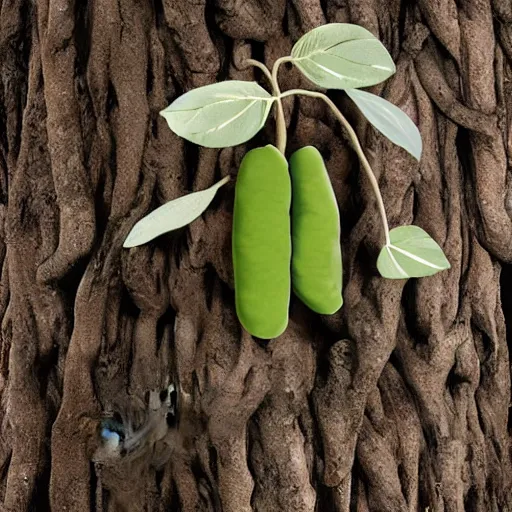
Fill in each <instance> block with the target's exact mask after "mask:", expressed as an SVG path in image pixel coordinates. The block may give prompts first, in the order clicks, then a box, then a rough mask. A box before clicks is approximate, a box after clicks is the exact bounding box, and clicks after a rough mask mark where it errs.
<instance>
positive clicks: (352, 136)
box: [276, 61, 391, 245]
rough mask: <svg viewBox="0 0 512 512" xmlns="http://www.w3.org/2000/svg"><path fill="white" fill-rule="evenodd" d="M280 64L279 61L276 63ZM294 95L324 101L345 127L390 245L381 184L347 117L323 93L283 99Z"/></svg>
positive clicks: (296, 92)
mask: <svg viewBox="0 0 512 512" xmlns="http://www.w3.org/2000/svg"><path fill="white" fill-rule="evenodd" d="M276 62H278V61H276ZM294 95H301V96H310V97H312V98H320V99H321V100H323V101H324V102H325V103H326V104H327V105H328V107H329V108H330V109H331V110H332V112H333V114H334V115H335V116H336V119H338V121H339V122H340V123H341V124H342V125H343V126H344V127H345V129H346V130H347V132H348V136H349V138H350V140H351V142H352V145H353V146H354V150H355V152H356V153H357V156H358V157H359V159H360V160H361V163H362V164H363V169H364V170H365V172H366V175H367V176H368V179H369V180H370V184H371V186H372V189H373V193H374V194H375V198H376V199H377V205H378V207H379V213H380V217H381V220H382V226H383V228H384V236H385V239H386V245H390V243H391V241H390V239H389V224H388V218H387V216H386V209H385V208H384V201H383V200H382V194H381V193H380V188H379V184H378V183H377V178H376V177H375V174H374V173H373V170H372V168H371V166H370V163H369V162H368V160H367V158H366V155H365V154H364V152H363V149H362V147H361V143H360V142H359V139H358V138H357V135H356V132H355V131H354V129H353V128H352V126H350V123H349V122H348V121H347V120H346V119H345V116H344V115H343V114H342V113H341V112H340V111H339V109H338V107H337V106H336V105H335V104H334V102H333V101H332V100H331V99H330V98H329V97H328V96H326V95H325V94H323V93H321V92H315V91H306V90H304V89H291V90H289V91H286V92H283V93H281V95H280V96H281V98H286V97H287V96H294Z"/></svg>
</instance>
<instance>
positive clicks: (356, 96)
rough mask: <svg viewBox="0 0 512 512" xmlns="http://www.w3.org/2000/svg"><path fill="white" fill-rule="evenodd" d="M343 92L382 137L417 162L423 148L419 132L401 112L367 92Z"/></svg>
mask: <svg viewBox="0 0 512 512" xmlns="http://www.w3.org/2000/svg"><path fill="white" fill-rule="evenodd" d="M345 92H346V93H347V94H348V95H349V97H350V99H351V100H352V101H353V102H354V103H355V104H356V105H357V106H358V107H359V110H361V112H362V113H363V115H364V116H365V117H366V119H368V121H370V123H371V124H372V125H373V126H374V127H375V128H376V129H377V130H379V132H380V133H382V135H384V136H386V137H387V138H388V139H389V140H390V141H391V142H393V143H395V144H396V145H397V146H400V147H401V148H404V149H405V150H406V151H407V152H408V153H410V154H411V155H412V156H413V157H414V158H416V160H418V161H419V159H420V158H421V151H422V147H423V145H422V142H421V135H420V131H419V130H418V128H417V126H416V125H415V124H414V123H413V122H412V120H411V118H410V117H409V116H408V115H407V114H406V113H405V112H404V111H403V110H400V109H399V108H398V107H397V106H396V105H393V103H390V102H389V101H387V100H385V99H384V98H381V97H380V96H376V95H375V94H371V93H369V92H365V91H359V90H357V89H347V90H346V91H345Z"/></svg>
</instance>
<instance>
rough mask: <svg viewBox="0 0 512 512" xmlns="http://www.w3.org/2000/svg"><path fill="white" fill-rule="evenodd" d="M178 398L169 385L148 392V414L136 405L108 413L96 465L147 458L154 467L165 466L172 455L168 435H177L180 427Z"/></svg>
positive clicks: (100, 429)
mask: <svg viewBox="0 0 512 512" xmlns="http://www.w3.org/2000/svg"><path fill="white" fill-rule="evenodd" d="M177 396H178V395H177V391H176V388H175V386H174V384H170V385H169V386H168V387H167V388H164V389H162V390H160V391H158V390H152V391H150V392H149V398H148V403H147V406H146V410H145V411H141V410H140V408H139V410H137V408H136V407H134V406H133V405H129V406H125V407H119V406H118V408H117V410H113V411H109V412H108V413H107V415H106V417H105V418H104V419H103V420H102V421H101V422H100V425H99V436H100V438H101V442H100V445H99V447H98V448H97V449H96V451H95V453H94V455H93V461H94V462H95V463H99V464H102V465H111V464H114V465H115V464H117V463H119V462H121V461H123V462H129V461H130V460H135V459H140V458H147V459H148V460H147V462H148V463H150V464H151V465H153V466H160V465H162V464H164V463H165V462H166V461H167V460H168V457H169V456H170V453H171V451H172V442H171V439H170V438H169V434H173V433H175V432H176V429H177V425H178V409H177ZM171 437H172V435H171Z"/></svg>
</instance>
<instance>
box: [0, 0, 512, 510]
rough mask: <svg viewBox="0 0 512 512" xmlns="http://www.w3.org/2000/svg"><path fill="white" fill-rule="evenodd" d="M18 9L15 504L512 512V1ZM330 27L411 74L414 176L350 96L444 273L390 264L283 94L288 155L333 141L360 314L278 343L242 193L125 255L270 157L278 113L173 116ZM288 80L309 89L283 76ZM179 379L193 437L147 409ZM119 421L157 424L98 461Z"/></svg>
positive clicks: (343, 148)
mask: <svg viewBox="0 0 512 512" xmlns="http://www.w3.org/2000/svg"><path fill="white" fill-rule="evenodd" d="M0 5H1V11H0V73H1V74H0V76H1V81H0V128H1V129H0V190H1V193H0V220H1V222H0V237H1V242H0V263H1V265H0V268H1V279H0V314H1V318H2V329H1V340H0V347H1V351H0V367H1V380H0V390H1V393H2V407H1V412H0V414H1V436H0V468H1V480H0V481H1V485H0V510H5V511H28V510H37V511H45V510H52V511H59V512H60V511H88V510H91V511H103V510H105V511H110V512H113V511H125V510H126V511H138V510H140V511H142V510H148V511H164V510H176V511H177V510H180V511H183V512H192V511H215V512H220V511H223V512H250V511H257V512H274V511H284V512H288V511H289V512H292V511H294V512H312V511H314V510H317V511H320V512H324V511H325V512H331V511H333V512H334V511H336V512H348V511H354V512H355V511H357V512H366V511H372V512H373V511H375V512H387V511H389V512H411V511H422V512H423V511H430V512H433V511H435V512H441V511H445V512H460V511H466V510H467V511H475V512H480V511H506V510H511V509H512V491H511V489H512V467H511V450H510V448H511V447H510V435H509V428H510V425H509V404H510V400H511V387H510V366H509V341H510V333H511V332H512V331H510V328H511V327H512V309H511V308H512V297H511V295H510V287H511V285H512V270H511V269H512V267H510V264H511V263H512V194H511V190H512V189H511V187H510V173H511V170H512V7H511V4H510V2H509V1H508V0H492V1H491V0H461V1H457V0H410V1H407V0H390V1H384V0H350V1H345V0H326V1H323V2H321V1H320V0H289V1H285V0H245V1H243V2H242V1H241V2H235V1H231V0H215V1H213V0H195V1H191V0H183V1H172V0H153V1H137V0H118V1H117V2H114V1H112V0H92V1H90V2H80V1H79V0H31V1H29V0H2V1H1V2H0ZM328 22H349V23H356V24H359V25H362V26H364V27H365V28H367V29H368V30H370V31H371V32H372V33H373V34H375V35H376V36H377V37H378V38H379V39H380V40H381V41H382V42H383V43H384V45H385V46H386V47H387V48H388V50H389V51H390V53H391V55H392V57H393V59H394V61H395V62H396V64H397V72H396V74H395V75H394V76H393V77H392V78H391V79H389V80H388V81H387V82H386V83H385V84H381V85H379V86H375V87H373V88H372V89H371V90H372V92H374V93H377V94H381V95H382V96H383V97H385V98H387V99H388V100H389V101H391V102H393V103H395V104H396V105H398V106H399V107H400V108H402V109H403V110H404V111H405V112H407V114H408V115H409V116H410V117H411V118H412V119H413V120H414V122H415V123H416V124H417V125H418V126H419V129H420V131H421V134H422V139H423V145H424V149H423V157H422V160H421V163H420V164H419V165H418V164H417V163H416V162H415V161H414V160H413V159H412V157H410V156H409V155H407V154H406V153H405V152H404V151H403V150H402V149H400V148H398V147H396V146H394V145H393V144H391V143H390V142H388V141H387V140H386V139H384V138H383V137H382V136H381V135H380V134H378V133H377V132H376V131H375V130H374V129H373V128H372V127H371V126H369V125H368V123H367V122H365V121H364V120H363V118H362V117H361V116H360V115H359V114H358V113H357V112H356V110H355V108H354V107H353V106H352V105H351V104H350V102H349V101H348V100H347V98H346V96H344V95H343V93H333V94H332V95H331V97H332V98H333V100H334V101H336V103H337V104H338V105H339V106H340V108H341V109H342V110H343V111H344V112H345V113H346V115H347V117H348V118H349V119H350V120H351V121H352V122H353V123H354V125H355V127H356V131H357V133H358V135H359V137H360V139H361V141H362V143H363V147H364V150H365V152H366V154H367V156H368V159H369V161H370V163H371V164H372V166H373V169H374V170H375V172H376V174H377V176H378V180H379V183H380V186H381V190H382V194H383V198H384V202H385V204H386V207H387V210H388V214H389V220H390V224H391V227H395V226H398V225H403V224H411V223H414V224H416V225H419V226H421V227H422V228H424V229H425V230H427V231H428V232H429V233H430V234H431V235H432V236H433V237H434V238H435V239H436V241H437V242H438V243H439V244H440V245H441V246H442V248H443V250H444V251H445V253H446V255H447V257H448V259H449V260H450V262H451V265H452V268H451V270H449V271H447V272H442V273H440V274H438V275H436V276H433V277H430V278H424V279H415V280H409V281H408V282H405V281H389V280H385V279H382V278H381V277H380V276H379V275H378V273H377V271H376V267H375V261H376V256H377V254H378V249H379V247H380V244H381V242H382V232H381V229H380V223H379V217H378V212H377V207H376V204H375V202H374V199H373V197H372V195H371V191H370V189H369V186H368V183H367V181H366V178H365V176H364V175H363V174H362V173H360V172H359V165H358V161H357V159H356V157H355V155H354V153H353V151H352V149H351V148H350V145H349V143H348V142H347V141H346V140H345V139H344V135H343V131H342V130H341V128H340V127H339V126H338V125H337V124H336V122H335V120H334V118H333V117H332V115H331V114H330V113H329V112H328V111H327V110H326V109H325V107H324V105H322V104H321V103H318V102H317V101H316V100H314V99H311V98H301V99H293V98H290V97H289V98H286V99H285V100H284V108H285V113H286V118H287V124H288V130H289V140H288V148H287V153H291V152H292V151H293V150H295V149H297V148H299V147H301V146H304V145H309V144H310V145H314V146H316V147H317V148H318V149H319V150H320V151H321V152H322V154H323V155H324V156H325V159H326V165H327V168H328V171H329V174H330V176H331V180H332V182H333V186H334V188H335V192H336V195H337V198H338V201H339V206H340V211H341V218H342V246H343V252H344V283H345V285H344V297H345V304H344V306H343V308H342V309H341V311H340V312H339V313H337V314H335V315H333V316H328V317H327V316H326V317H321V316H318V315H314V314H313V313H311V312H310V311H308V310H307V309H306V308H305V307H304V306H302V305H301V304H300V302H299V301H298V300H297V299H295V298H293V299H292V304H291V311H290V324H289V327H288V329H287V331H286V332H285V333H284V334H283V335H282V336H280V337H279V338H277V339H275V340H272V341H270V342H265V343H263V342H258V341H257V340H255V339H253V338H252V337H250V336H249V335H248V334H247V333H244V332H243V331H242V329H241V327H240V325H239V323H238V321H237V318H236V314H235V312H234V293H233V271H232V263H231V240H230V234H231V221H232V209H233V192H234V181H235V180H234V179H233V180H232V181H231V183H230V184H228V185H226V186H225V187H223V188H222V189H221V190H220V191H219V193H218V196H217V198H216V199H215V201H214V203H213V204H212V206H211V208H210V209H209V210H208V211H207V212H206V213H205V214H204V215H203V216H202V217H201V218H199V219H197V220H196V221H194V222H193V223H192V224H191V225H190V226H188V227H187V228H186V229H183V230H181V231H179V232H175V233H172V234H168V235H165V236H162V237H160V238H159V239H158V240H156V241H154V242H152V243H150V244H148V245H146V246H143V247H140V248H136V249H130V250H128V249H122V243H123V241H124V239H125V238H126V236H127V234H128V232H129V230H130V229H131V227H132V226H133V224H134V223H135V222H136V221H137V220H138V219H140V218H141V217H142V216H144V215H145V214H147V213H148V212H149V211H151V210H152V209H154V208H155V207H157V206H158V205H160V204H162V203H164V202H166V201H169V200H171V199H174V198H176V197H178V196H181V195H183V194H185V193H187V192H190V191H193V190H200V189H203V188H206V187H208V186H210V185H212V184H213V183H214V182H215V181H217V180H218V179H220V178H221V177H223V176H226V175H228V174H229V175H232V176H233V178H235V177H236V173H237V169H238V166H239V164H240V161H241V159H242V157H243V155H244V153H245V152H246V151H247V149H248V148H249V147H255V146H258V145H263V144H267V143H273V142H275V130H274V127H273V126H272V123H270V122H269V123H267V127H266V128H265V129H264V130H263V131H262V132H260V133H259V134H258V136H257V137H256V138H255V139H254V140H253V141H251V142H250V143H249V144H247V145H245V146H243V147H242V146H237V147H234V148H227V149H222V150H213V149H206V148H200V147H197V146H195V145H193V144H190V143H188V142H184V141H183V140H181V139H179V138H178V137H176V136H175V135H174V134H173V133H172V132H171V131H170V130H169V129H168V127H167V125H166V123H165V121H164V120H163V118H162V117H161V116H159V115H158V113H159V111H160V110H161V109H163V108H165V107H166V106H167V105H168V104H169V103H170V102H171V101H172V100H173V99H174V98H176V97H177V96H179V95H180V94H182V93H183V92H185V91H188V90H190V89H192V88H194V87H198V86H201V85H206V84H209V83H213V82H215V81H216V80H225V79H240V80H257V81H259V82H260V83H261V84H262V85H265V86H267V85H268V84H266V83H265V77H264V76H262V74H261V72H260V71H258V70H255V69H254V68H245V66H244V59H246V58H250V57H252V58H257V59H260V60H262V61H264V62H265V63H266V64H267V65H268V66H270V65H272V63H273V62H274V60H275V59H276V58H278V57H280V56H282V55H285V54H287V53H288V52H289V51H290V49H291V47H292V45H293V44H294V42H295V41H296V40H297V39H298V38H299V37H300V36H301V35H302V34H303V33H305V32H306V31H308V30H310V29H312V28H314V27H316V26H318V25H321V24H324V23H328ZM280 83H281V88H282V90H286V89H290V88H296V87H301V86H302V87H309V86H310V84H308V83H307V82H306V81H305V79H304V78H301V76H300V75H299V73H298V72H297V71H296V70H293V69H288V68H286V69H285V68H283V70H282V72H281V75H280ZM507 332H508V334H509V336H508V337H507ZM171 383H175V385H176V387H177V391H178V397H179V398H178V407H179V425H178V428H174V427H173V426H168V425H167V423H166V422H165V419H166V418H167V419H168V415H167V412H166V411H167V407H168V402H166V401H165V400H166V396H167V395H166V394H165V393H163V394H162V393H160V395H158V393H157V394H156V395H155V392H158V391H161V390H164V389H166V388H167V386H169V384H171ZM158 396H160V398H161V400H162V403H156V402H155V400H156V398H155V397H158ZM157 402H158V400H157ZM166 404H167V405H166ZM109 411H110V413H115V414H117V416H116V417H120V418H121V420H122V421H123V422H124V425H125V426H126V425H127V424H128V423H129V424H130V425H132V426H133V429H134V430H135V431H137V428H139V427H140V428H142V429H143V430H142V431H139V432H142V434H140V438H139V441H138V444H137V450H135V451H133V452H130V453H120V454H118V455H115V456H114V455H111V454H110V455H109V454H107V455H105V453H103V452H102V450H104V448H105V447H104V446H103V441H102V440H101V438H100V435H99V428H100V427H99V425H100V421H101V419H102V418H103V417H104V416H105V415H107V413H108V412H109ZM158 411H160V412H162V411H163V412H162V414H160V412H158ZM159 414H160V416H159ZM152 418H153V419H152ZM144 429H145V430H144ZM102 453H103V455H102Z"/></svg>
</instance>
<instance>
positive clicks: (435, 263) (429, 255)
mask: <svg viewBox="0 0 512 512" xmlns="http://www.w3.org/2000/svg"><path fill="white" fill-rule="evenodd" d="M389 235H390V244H389V245H385V246H384V247H383V248H382V250H381V251H380V254H379V258H378V260H377V268H378V269H379V272H380V274H381V275H382V277H386V278H388V279H408V278H409V277H425V276H431V275H434V274H437V273H438V272H440V271H441V270H446V269H448V268H450V263H449V261H448V260H447V259H446V256H445V255H444V253H443V250H442V249H441V247H439V245H437V243H436V242H435V241H434V240H433V239H432V238H431V237H430V236H429V234H428V233H426V232H425V231H423V229H421V228H420V227H418V226H400V227H398V228H395V229H392V230H391V231H390V233H389Z"/></svg>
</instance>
